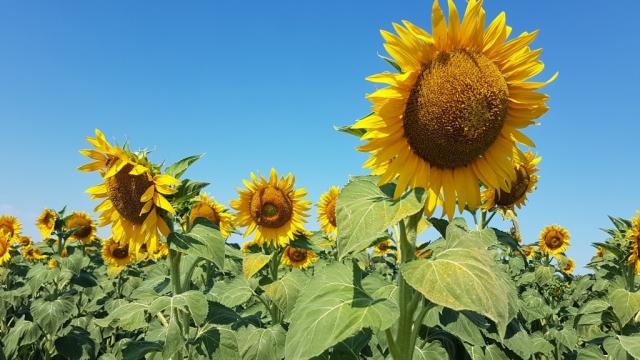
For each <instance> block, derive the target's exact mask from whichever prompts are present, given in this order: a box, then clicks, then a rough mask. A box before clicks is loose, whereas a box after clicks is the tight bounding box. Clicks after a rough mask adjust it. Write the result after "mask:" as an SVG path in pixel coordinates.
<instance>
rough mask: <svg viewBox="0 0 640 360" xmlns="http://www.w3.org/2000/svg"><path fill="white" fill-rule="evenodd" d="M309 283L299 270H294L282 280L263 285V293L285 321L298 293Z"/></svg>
mask: <svg viewBox="0 0 640 360" xmlns="http://www.w3.org/2000/svg"><path fill="white" fill-rule="evenodd" d="M308 282H309V278H308V277H307V276H306V275H305V274H304V273H303V272H302V271H299V270H294V271H292V272H290V273H288V274H287V275H285V276H284V277H282V279H280V280H277V281H274V282H272V283H271V284H268V285H265V286H264V287H263V288H264V291H265V293H266V294H267V295H268V296H269V298H271V300H272V301H273V302H274V303H275V304H276V306H277V307H278V308H279V309H280V311H282V312H283V313H284V315H285V320H286V319H288V318H289V315H290V314H291V312H292V311H293V306H294V305H295V304H296V301H297V300H298V297H299V295H300V291H301V290H302V288H304V286H305V285H306V284H307V283H308Z"/></svg>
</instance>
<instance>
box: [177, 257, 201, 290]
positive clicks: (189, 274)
mask: <svg viewBox="0 0 640 360" xmlns="http://www.w3.org/2000/svg"><path fill="white" fill-rule="evenodd" d="M204 260H205V259H204V258H201V257H199V258H197V259H196V261H194V262H193V264H191V266H190V267H189V269H188V270H187V273H186V274H185V275H184V279H183V280H182V283H181V285H182V290H188V289H189V288H191V278H192V277H193V271H194V270H195V269H196V267H197V266H198V264H200V263H201V262H202V261H204Z"/></svg>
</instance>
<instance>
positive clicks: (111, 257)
mask: <svg viewBox="0 0 640 360" xmlns="http://www.w3.org/2000/svg"><path fill="white" fill-rule="evenodd" d="M102 259H104V261H105V262H106V263H107V264H108V265H111V266H115V267H123V266H126V265H127V264H129V263H130V262H131V260H132V259H133V256H132V254H131V252H129V246H128V245H127V244H119V243H117V242H116V241H114V240H113V239H109V240H106V241H105V242H104V243H103V244H102Z"/></svg>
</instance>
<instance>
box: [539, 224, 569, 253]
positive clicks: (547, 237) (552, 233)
mask: <svg viewBox="0 0 640 360" xmlns="http://www.w3.org/2000/svg"><path fill="white" fill-rule="evenodd" d="M569 237H570V235H569V232H568V231H567V230H566V229H565V228H563V227H562V226H559V225H549V226H545V228H544V229H543V230H542V231H541V232H540V241H539V247H540V251H542V252H544V253H546V254H552V255H557V254H561V253H563V252H565V251H566V250H567V248H568V247H569Z"/></svg>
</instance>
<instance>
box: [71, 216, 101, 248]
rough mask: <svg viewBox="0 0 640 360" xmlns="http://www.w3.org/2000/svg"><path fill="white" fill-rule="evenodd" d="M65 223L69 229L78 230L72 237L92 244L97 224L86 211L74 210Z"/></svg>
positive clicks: (86, 243)
mask: <svg viewBox="0 0 640 360" xmlns="http://www.w3.org/2000/svg"><path fill="white" fill-rule="evenodd" d="M65 225H66V227H67V228H68V229H69V230H73V229H75V230H76V231H75V232H74V233H73V235H71V239H74V240H78V241H81V242H82V243H83V244H85V245H89V244H91V243H92V242H93V240H94V239H95V237H96V224H95V223H94V222H93V220H91V218H90V217H89V215H87V213H85V212H77V211H74V212H73V213H71V215H70V216H69V217H68V218H67V219H66V222H65Z"/></svg>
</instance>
